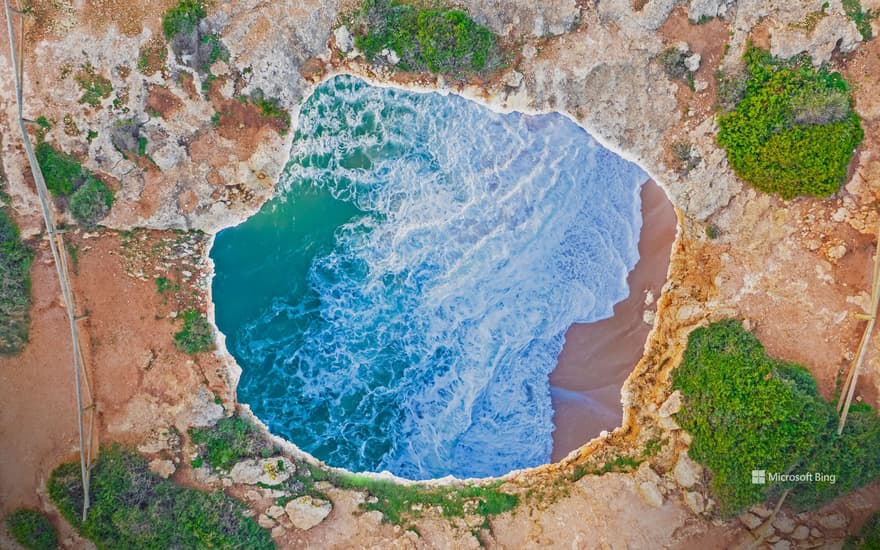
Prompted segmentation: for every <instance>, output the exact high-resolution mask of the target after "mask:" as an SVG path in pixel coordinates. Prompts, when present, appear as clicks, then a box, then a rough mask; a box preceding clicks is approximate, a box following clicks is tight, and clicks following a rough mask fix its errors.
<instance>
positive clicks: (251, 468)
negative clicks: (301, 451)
mask: <svg viewBox="0 0 880 550" xmlns="http://www.w3.org/2000/svg"><path fill="white" fill-rule="evenodd" d="M295 471H296V466H294V464H293V463H292V462H291V461H290V460H288V459H287V458H284V457H280V456H279V457H273V458H264V459H262V460H257V459H249V460H242V461H241V462H239V463H237V464H236V465H235V466H233V467H232V470H231V471H230V472H229V477H230V478H231V479H232V481H233V482H234V483H243V484H245V485H256V484H258V483H262V484H264V485H278V484H280V483H283V482H284V481H287V479H288V478H289V477H290V475H291V473H292V472H295Z"/></svg>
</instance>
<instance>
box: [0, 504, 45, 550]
mask: <svg viewBox="0 0 880 550" xmlns="http://www.w3.org/2000/svg"><path fill="white" fill-rule="evenodd" d="M6 527H7V528H8V529H9V533H10V534H11V535H12V538H14V539H15V540H16V542H18V543H19V544H20V545H22V546H24V547H25V548H29V549H30V550H55V548H58V535H57V533H55V528H54V527H52V524H51V523H49V520H48V519H46V516H44V515H43V514H42V513H40V512H38V511H36V510H28V509H26V508H21V509H18V510H16V511H14V512H12V513H11V514H9V515H8V516H6Z"/></svg>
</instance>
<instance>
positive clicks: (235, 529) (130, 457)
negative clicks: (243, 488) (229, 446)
mask: <svg viewBox="0 0 880 550" xmlns="http://www.w3.org/2000/svg"><path fill="white" fill-rule="evenodd" d="M48 488H49V496H50V498H51V499H52V501H53V502H54V503H55V505H56V506H58V509H59V510H60V512H61V514H62V515H63V516H64V517H65V518H66V519H67V520H68V521H69V522H70V523H71V525H73V527H74V528H75V529H76V530H77V531H78V532H79V533H80V534H82V535H83V536H84V537H87V538H89V539H91V540H93V541H94V542H95V544H96V545H97V547H98V548H99V549H117V548H137V549H139V550H140V549H144V550H153V549H154V550H164V549H166V548H218V549H240V548H248V549H251V548H253V549H259V550H262V549H269V548H275V544H274V543H273V541H272V539H271V537H270V536H269V533H268V532H267V531H266V530H265V529H262V528H261V527H260V526H259V525H257V523H256V522H255V521H254V520H253V519H252V518H249V517H245V516H243V515H242V512H243V511H244V507H243V506H242V505H241V504H240V503H238V502H237V501H235V500H234V499H231V498H229V497H227V496H226V495H224V494H223V493H222V492H220V491H218V492H216V493H203V492H201V491H197V490H195V489H189V488H185V487H180V486H178V485H175V484H174V483H173V482H171V481H168V480H165V479H162V478H160V477H158V476H156V475H155V474H153V473H152V472H150V470H149V468H148V467H147V464H146V462H145V461H144V459H143V458H141V457H140V455H138V454H136V453H134V452H132V451H129V450H125V449H123V448H121V447H119V446H113V447H110V448H107V449H103V450H102V451H101V454H100V455H99V456H98V460H97V462H96V464H95V465H94V467H93V469H92V477H91V492H92V493H91V508H89V513H88V517H87V518H86V521H85V522H83V521H81V519H82V518H81V517H80V509H81V506H82V496H83V490H82V483H81V480H80V469H79V464H78V463H68V464H62V465H61V466H59V467H58V468H56V469H55V471H53V472H52V475H51V477H50V478H49V483H48Z"/></svg>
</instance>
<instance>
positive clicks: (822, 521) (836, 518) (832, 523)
mask: <svg viewBox="0 0 880 550" xmlns="http://www.w3.org/2000/svg"><path fill="white" fill-rule="evenodd" d="M847 524H849V520H848V519H847V518H846V516H845V515H843V514H841V513H840V512H832V513H830V514H826V515H824V516H820V517H819V525H821V526H822V527H824V528H825V529H843V528H844V527H846V526H847Z"/></svg>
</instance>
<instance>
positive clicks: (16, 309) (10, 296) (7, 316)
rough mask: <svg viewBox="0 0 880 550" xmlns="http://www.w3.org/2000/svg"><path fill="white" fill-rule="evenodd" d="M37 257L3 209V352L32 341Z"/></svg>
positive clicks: (0, 215) (0, 313) (0, 291)
mask: <svg viewBox="0 0 880 550" xmlns="http://www.w3.org/2000/svg"><path fill="white" fill-rule="evenodd" d="M33 260H34V252H33V250H31V248H30V247H29V246H28V245H26V244H25V243H24V242H23V241H22V240H21V235H20V234H19V232H18V227H17V226H16V225H15V222H13V221H12V219H11V218H10V217H9V215H8V214H7V212H6V209H5V208H2V209H0V354H4V355H7V354H14V353H18V352H19V351H21V349H22V348H23V347H24V345H25V344H26V343H27V341H28V329H29V327H30V310H31V263H33Z"/></svg>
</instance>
